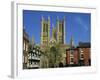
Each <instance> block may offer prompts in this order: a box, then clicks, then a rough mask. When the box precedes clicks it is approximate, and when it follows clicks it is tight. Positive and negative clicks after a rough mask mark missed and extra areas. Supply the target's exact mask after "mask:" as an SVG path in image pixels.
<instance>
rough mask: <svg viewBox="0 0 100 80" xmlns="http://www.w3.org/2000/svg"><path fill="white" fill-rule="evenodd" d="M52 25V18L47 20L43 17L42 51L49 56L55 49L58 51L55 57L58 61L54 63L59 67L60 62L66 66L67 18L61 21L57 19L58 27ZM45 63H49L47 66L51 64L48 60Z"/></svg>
mask: <svg viewBox="0 0 100 80" xmlns="http://www.w3.org/2000/svg"><path fill="white" fill-rule="evenodd" d="M51 24H53V22H51V20H50V17H48V18H47V19H46V18H44V17H43V16H42V19H41V50H42V51H43V52H44V54H48V53H49V52H50V50H52V49H53V48H55V49H56V51H55V54H57V55H54V56H56V60H55V62H54V63H57V65H58V64H59V63H60V62H62V63H63V64H65V60H66V59H65V58H66V55H65V53H66V48H67V45H66V42H65V17H64V18H63V19H61V20H60V19H59V18H58V17H57V18H56V25H51ZM51 28H52V29H51ZM58 46H59V47H58ZM46 48H49V49H48V51H46V50H47V49H46ZM46 52H47V53H46ZM59 53H60V56H58V54H59ZM50 54H52V53H50ZM53 54H54V53H53ZM57 56H58V57H60V58H61V59H60V58H59V59H57ZM47 59H48V58H47ZM44 62H47V66H48V63H49V62H48V60H47V61H44ZM42 63H43V62H42ZM45 64H46V63H45Z"/></svg>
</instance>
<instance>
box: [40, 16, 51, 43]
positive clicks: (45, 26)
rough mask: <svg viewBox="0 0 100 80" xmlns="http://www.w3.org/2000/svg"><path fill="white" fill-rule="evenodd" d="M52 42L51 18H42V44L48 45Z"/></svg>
mask: <svg viewBox="0 0 100 80" xmlns="http://www.w3.org/2000/svg"><path fill="white" fill-rule="evenodd" d="M49 40H50V17H48V19H47V20H46V19H44V17H43V16H42V21H41V44H45V45H48V43H49Z"/></svg>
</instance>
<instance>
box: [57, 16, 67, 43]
mask: <svg viewBox="0 0 100 80" xmlns="http://www.w3.org/2000/svg"><path fill="white" fill-rule="evenodd" d="M57 41H58V43H60V44H65V17H64V19H63V20H59V18H58V17H57Z"/></svg>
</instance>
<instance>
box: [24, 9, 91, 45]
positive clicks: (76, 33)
mask: <svg viewBox="0 0 100 80" xmlns="http://www.w3.org/2000/svg"><path fill="white" fill-rule="evenodd" d="M42 16H44V18H45V19H47V18H48V16H50V20H51V23H50V27H51V28H52V25H54V26H56V20H57V16H58V17H59V20H62V19H63V17H64V16H65V25H66V26H65V28H66V29H65V32H66V44H69V43H70V39H71V36H73V39H74V45H78V43H79V42H80V41H82V42H90V41H91V14H90V13H76V12H72V13H71V12H51V11H33V10H23V27H24V28H25V30H26V32H27V33H28V35H29V38H30V39H31V38H32V36H33V37H34V41H35V43H36V44H40V32H41V30H40V29H41V17H42Z"/></svg>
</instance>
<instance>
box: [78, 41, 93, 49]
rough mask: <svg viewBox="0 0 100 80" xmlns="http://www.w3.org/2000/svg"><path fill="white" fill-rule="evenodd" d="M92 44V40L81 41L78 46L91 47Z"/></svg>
mask: <svg viewBox="0 0 100 80" xmlns="http://www.w3.org/2000/svg"><path fill="white" fill-rule="evenodd" d="M90 47H91V44H90V42H79V46H78V48H90Z"/></svg>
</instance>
